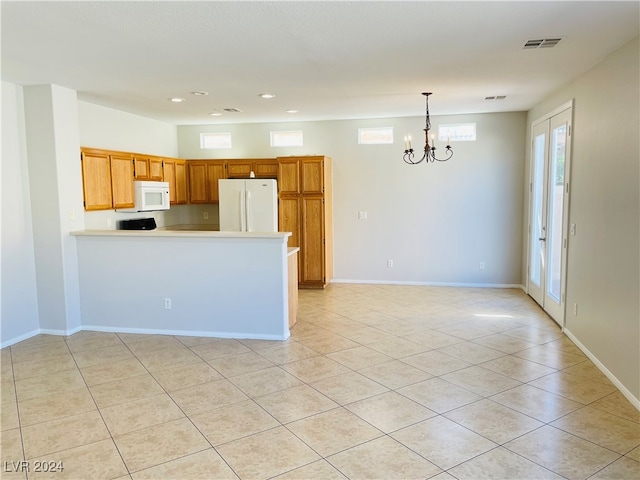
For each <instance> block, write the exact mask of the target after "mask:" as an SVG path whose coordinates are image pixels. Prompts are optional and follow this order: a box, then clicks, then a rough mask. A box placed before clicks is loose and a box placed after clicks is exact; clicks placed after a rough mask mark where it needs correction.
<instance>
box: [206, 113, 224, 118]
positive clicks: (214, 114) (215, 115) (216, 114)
mask: <svg viewBox="0 0 640 480" xmlns="http://www.w3.org/2000/svg"><path fill="white" fill-rule="evenodd" d="M209 115H211V116H212V117H219V116H220V115H222V112H211V113H210V114H209Z"/></svg>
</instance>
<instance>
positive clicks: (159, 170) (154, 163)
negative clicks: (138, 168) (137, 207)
mask: <svg viewBox="0 0 640 480" xmlns="http://www.w3.org/2000/svg"><path fill="white" fill-rule="evenodd" d="M149 180H152V181H154V182H162V181H163V180H164V171H163V159H162V158H159V157H150V158H149Z"/></svg>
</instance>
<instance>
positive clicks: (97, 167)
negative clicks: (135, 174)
mask: <svg viewBox="0 0 640 480" xmlns="http://www.w3.org/2000/svg"><path fill="white" fill-rule="evenodd" d="M80 158H81V160H82V186H83V191H84V192H83V193H84V209H85V210H109V209H110V208H112V205H111V166H110V161H109V154H108V153H97V152H96V153H89V152H81V153H80Z"/></svg>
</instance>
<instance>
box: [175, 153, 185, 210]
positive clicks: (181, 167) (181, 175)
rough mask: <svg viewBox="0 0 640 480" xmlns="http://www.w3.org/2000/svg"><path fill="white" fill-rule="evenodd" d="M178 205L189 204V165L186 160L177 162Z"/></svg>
mask: <svg viewBox="0 0 640 480" xmlns="http://www.w3.org/2000/svg"><path fill="white" fill-rule="evenodd" d="M175 164H176V172H175V174H176V188H175V191H176V204H178V205H184V204H185V203H187V164H186V162H185V161H184V160H176V162H175Z"/></svg>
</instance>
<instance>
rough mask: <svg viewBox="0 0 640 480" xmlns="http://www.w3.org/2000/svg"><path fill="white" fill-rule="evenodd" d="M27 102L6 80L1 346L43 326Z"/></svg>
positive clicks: (4, 98)
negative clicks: (32, 220)
mask: <svg viewBox="0 0 640 480" xmlns="http://www.w3.org/2000/svg"><path fill="white" fill-rule="evenodd" d="M23 106H24V105H23V91H22V87H20V86H18V85H13V84H11V83H7V82H2V196H1V202H2V243H1V247H2V248H1V254H2V263H1V276H2V280H1V283H0V284H1V287H2V295H1V297H0V298H1V305H2V312H1V317H0V319H1V321H0V324H1V327H2V328H1V330H0V346H2V347H4V346H6V344H7V343H8V342H10V341H11V340H15V339H23V338H28V337H30V336H32V335H34V334H35V333H37V332H38V330H39V328H40V325H39V318H38V295H37V288H36V267H35V256H34V249H33V228H32V225H31V200H30V198H29V169H28V166H27V156H26V140H25V127H24V113H23V110H24V109H23Z"/></svg>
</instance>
